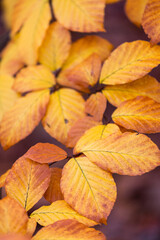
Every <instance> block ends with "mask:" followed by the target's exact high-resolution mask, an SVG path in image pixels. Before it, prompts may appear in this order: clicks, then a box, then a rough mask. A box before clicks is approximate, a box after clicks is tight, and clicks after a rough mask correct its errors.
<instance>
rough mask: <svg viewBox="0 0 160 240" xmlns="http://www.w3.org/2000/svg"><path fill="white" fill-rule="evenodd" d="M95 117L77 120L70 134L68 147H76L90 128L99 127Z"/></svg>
mask: <svg viewBox="0 0 160 240" xmlns="http://www.w3.org/2000/svg"><path fill="white" fill-rule="evenodd" d="M99 124H100V122H97V121H96V120H95V119H94V118H93V117H83V118H80V119H79V120H77V121H76V122H75V123H74V124H73V126H72V127H71V129H70V130H69V132H68V136H67V143H66V145H67V147H70V148H72V147H74V146H75V145H76V142H77V141H78V140H79V138H80V137H81V136H83V134H84V133H85V132H86V131H87V130H88V129H90V128H92V127H94V126H96V125H99Z"/></svg>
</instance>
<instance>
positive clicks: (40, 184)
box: [5, 157, 50, 211]
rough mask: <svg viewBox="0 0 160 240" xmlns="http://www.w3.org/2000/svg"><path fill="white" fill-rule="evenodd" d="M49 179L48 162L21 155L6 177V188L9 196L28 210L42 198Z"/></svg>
mask: <svg viewBox="0 0 160 240" xmlns="http://www.w3.org/2000/svg"><path fill="white" fill-rule="evenodd" d="M49 181H50V169H49V167H48V165H47V164H40V163H36V162H34V161H32V160H30V159H27V158H25V157H21V158H19V159H18V160H17V161H16V162H15V163H14V164H13V166H12V168H11V170H10V172H9V174H8V177H7V179H6V184H5V189H6V192H7V195H8V196H10V197H11V198H14V199H15V200H16V201H18V202H19V203H20V204H21V205H22V206H23V207H24V208H25V209H26V211H28V210H29V209H31V208H32V207H33V206H34V205H35V204H36V203H37V202H38V201H39V200H40V199H41V197H42V196H43V194H44V193H45V191H46V189H47V188H48V185H49Z"/></svg>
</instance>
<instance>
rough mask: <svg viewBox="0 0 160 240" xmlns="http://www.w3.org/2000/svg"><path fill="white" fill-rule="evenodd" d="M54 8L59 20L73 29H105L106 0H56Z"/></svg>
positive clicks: (80, 30) (93, 30)
mask: <svg viewBox="0 0 160 240" xmlns="http://www.w3.org/2000/svg"><path fill="white" fill-rule="evenodd" d="M53 8H54V14H55V17H56V18H57V20H58V22H60V23H61V24H62V25H63V26H65V27H66V28H68V29H70V30H72V31H76V32H98V31H105V30H104V27H103V21H104V8H105V2H104V0H99V1H97V0H92V1H90V0H61V4H59V0H54V1H53Z"/></svg>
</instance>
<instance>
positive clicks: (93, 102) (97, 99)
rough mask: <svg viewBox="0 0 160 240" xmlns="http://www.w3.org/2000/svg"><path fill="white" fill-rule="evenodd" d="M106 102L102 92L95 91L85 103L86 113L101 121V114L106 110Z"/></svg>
mask: <svg viewBox="0 0 160 240" xmlns="http://www.w3.org/2000/svg"><path fill="white" fill-rule="evenodd" d="M106 104H107V101H106V98H105V96H104V95H103V94H102V93H100V92H97V93H95V94H92V95H91V96H90V97H89V98H88V99H87V101H86V104H85V110H86V113H88V114H90V115H91V116H93V118H94V119H95V120H96V121H102V118H103V114H104V112H105V110H106Z"/></svg>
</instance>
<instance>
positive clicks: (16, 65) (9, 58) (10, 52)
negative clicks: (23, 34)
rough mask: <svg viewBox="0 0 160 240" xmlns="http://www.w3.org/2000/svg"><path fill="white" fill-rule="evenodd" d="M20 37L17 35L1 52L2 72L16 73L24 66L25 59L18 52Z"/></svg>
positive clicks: (0, 63)
mask: <svg viewBox="0 0 160 240" xmlns="http://www.w3.org/2000/svg"><path fill="white" fill-rule="evenodd" d="M18 38H19V36H16V37H15V38H14V39H12V40H11V41H10V42H9V43H8V44H7V46H6V47H5V48H4V49H3V51H2V52H1V57H2V59H1V61H0V71H1V73H4V74H9V75H14V74H15V73H16V72H17V71H18V70H20V69H21V68H22V67H23V66H24V61H23V59H22V58H21V56H20V55H19V52H18Z"/></svg>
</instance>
